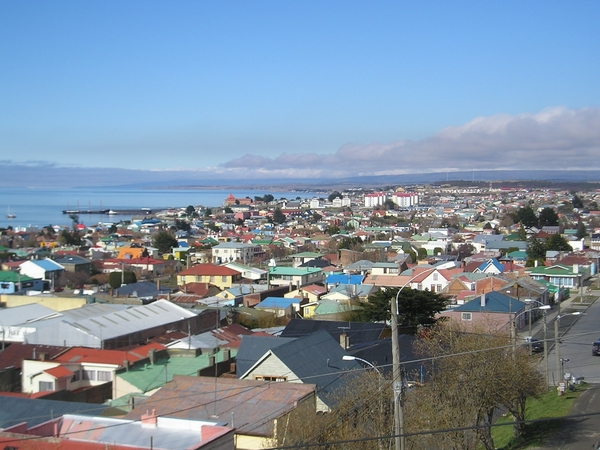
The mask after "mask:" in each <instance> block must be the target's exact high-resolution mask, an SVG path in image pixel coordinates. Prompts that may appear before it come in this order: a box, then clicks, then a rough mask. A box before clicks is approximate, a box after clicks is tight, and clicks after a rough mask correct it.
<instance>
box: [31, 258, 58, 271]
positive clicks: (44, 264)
mask: <svg viewBox="0 0 600 450" xmlns="http://www.w3.org/2000/svg"><path fill="white" fill-rule="evenodd" d="M31 262H32V263H34V264H36V265H37V266H40V267H41V268H42V269H44V270H47V271H52V270H63V269H64V268H63V267H62V266H61V265H60V264H58V263H57V262H54V261H52V260H51V259H35V260H32V261H31Z"/></svg>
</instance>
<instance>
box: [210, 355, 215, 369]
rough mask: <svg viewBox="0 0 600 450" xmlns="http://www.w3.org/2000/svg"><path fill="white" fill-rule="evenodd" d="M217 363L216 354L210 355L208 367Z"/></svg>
mask: <svg viewBox="0 0 600 450" xmlns="http://www.w3.org/2000/svg"><path fill="white" fill-rule="evenodd" d="M214 365H215V355H208V367H213V366H214Z"/></svg>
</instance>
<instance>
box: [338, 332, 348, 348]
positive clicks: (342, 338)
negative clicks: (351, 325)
mask: <svg viewBox="0 0 600 450" xmlns="http://www.w3.org/2000/svg"><path fill="white" fill-rule="evenodd" d="M340 345H341V346H342V348H343V349H344V350H347V349H348V347H349V346H350V339H349V338H348V335H347V334H346V333H342V334H340Z"/></svg>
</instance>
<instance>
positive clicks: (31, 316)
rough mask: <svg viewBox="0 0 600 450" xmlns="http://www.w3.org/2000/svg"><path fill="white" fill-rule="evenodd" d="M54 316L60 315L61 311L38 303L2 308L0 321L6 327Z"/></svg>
mask: <svg viewBox="0 0 600 450" xmlns="http://www.w3.org/2000/svg"><path fill="white" fill-rule="evenodd" d="M52 316H54V317H58V316H60V313H57V312H56V311H54V310H53V309H50V308H47V307H46V306H42V305H38V304H37V303H31V304H29V305H23V306H15V307H14V308H3V309H0V322H2V325H3V326H5V327H8V326H10V325H22V324H26V323H29V322H34V321H37V320H42V319H45V318H48V317H52Z"/></svg>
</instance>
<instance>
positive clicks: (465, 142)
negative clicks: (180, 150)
mask: <svg viewBox="0 0 600 450" xmlns="http://www.w3.org/2000/svg"><path fill="white" fill-rule="evenodd" d="M599 157H600V109H599V108H583V109H576V110H573V109H567V108H564V107H554V108H548V109H545V110H543V111H541V112H539V113H536V114H519V115H516V116H510V115H506V114H499V115H494V116H490V117H478V118H475V119H473V120H471V121H470V122H468V123H466V124H464V125H461V126H457V127H448V128H444V129H443V130H441V131H440V132H438V133H437V134H435V135H433V136H431V137H428V138H426V139H422V140H419V141H396V142H390V143H377V142H375V143H371V144H367V145H359V144H346V145H344V146H342V147H341V148H340V149H339V150H338V151H337V152H335V153H333V154H316V153H309V154H306V153H295V154H282V155H280V156H277V157H275V158H269V157H264V156H259V155H250V154H247V155H244V156H242V157H240V158H236V159H233V160H231V161H228V162H226V163H224V164H222V167H223V168H224V169H226V170H229V171H244V172H246V173H247V175H250V173H252V172H254V173H255V174H257V175H258V174H261V175H263V176H264V175H268V174H271V175H273V176H293V177H298V178H311V177H317V176H327V177H344V176H352V175H355V176H356V175H396V174H398V175H399V174H410V173H423V172H448V171H449V172H452V171H461V170H467V171H470V170H510V169H553V168H557V169H559V168H560V169H561V170H566V169H573V170H574V169H592V168H598V167H600V161H599Z"/></svg>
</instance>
